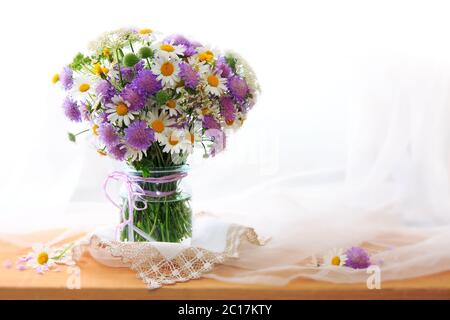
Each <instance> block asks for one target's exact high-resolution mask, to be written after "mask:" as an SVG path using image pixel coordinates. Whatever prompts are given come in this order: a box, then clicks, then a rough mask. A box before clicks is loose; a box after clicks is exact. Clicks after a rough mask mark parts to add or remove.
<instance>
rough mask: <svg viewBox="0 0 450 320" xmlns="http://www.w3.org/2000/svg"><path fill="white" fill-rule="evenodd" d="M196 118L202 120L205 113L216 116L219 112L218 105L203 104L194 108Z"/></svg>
mask: <svg viewBox="0 0 450 320" xmlns="http://www.w3.org/2000/svg"><path fill="white" fill-rule="evenodd" d="M195 112H196V113H197V117H198V119H200V120H202V119H203V118H204V117H205V116H206V115H213V116H214V117H216V118H217V116H218V115H219V114H220V107H219V106H218V105H216V104H213V105H204V106H202V107H201V108H197V109H195Z"/></svg>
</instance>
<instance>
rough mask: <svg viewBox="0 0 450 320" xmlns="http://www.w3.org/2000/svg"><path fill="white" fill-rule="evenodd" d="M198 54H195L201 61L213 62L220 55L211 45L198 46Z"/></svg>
mask: <svg viewBox="0 0 450 320" xmlns="http://www.w3.org/2000/svg"><path fill="white" fill-rule="evenodd" d="M196 51H197V54H196V55H195V56H196V58H197V60H198V61H200V62H207V63H211V62H213V61H214V59H215V58H216V57H217V56H218V51H217V50H215V49H212V48H209V47H198V48H196Z"/></svg>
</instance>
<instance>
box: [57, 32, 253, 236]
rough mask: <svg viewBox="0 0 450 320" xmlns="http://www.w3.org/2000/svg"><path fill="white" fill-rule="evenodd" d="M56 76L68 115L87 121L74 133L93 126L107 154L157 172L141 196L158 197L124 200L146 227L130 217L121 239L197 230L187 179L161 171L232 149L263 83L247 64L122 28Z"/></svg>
mask: <svg viewBox="0 0 450 320" xmlns="http://www.w3.org/2000/svg"><path fill="white" fill-rule="evenodd" d="M53 82H54V83H59V84H60V85H61V87H62V88H63V89H64V90H65V91H66V92H67V97H66V98H65V99H64V102H63V109H64V113H65V115H66V116H67V117H68V118H69V119H70V120H72V121H75V122H83V123H86V125H87V126H88V127H87V128H85V129H84V130H82V131H81V132H79V133H75V134H74V133H69V139H70V140H72V141H75V140H76V138H77V137H78V135H80V134H81V133H90V135H91V136H92V137H93V139H94V141H95V142H94V144H95V146H96V149H97V152H98V153H99V154H100V155H102V156H110V157H112V158H113V159H116V160H119V161H124V162H126V164H127V165H128V167H129V168H130V172H131V173H132V175H133V176H140V177H143V178H149V177H152V175H153V178H154V179H153V180H151V179H150V180H145V179H141V180H139V183H138V184H139V187H140V189H141V190H143V191H144V193H143V194H141V197H140V199H141V200H142V196H147V198H151V199H152V200H150V201H147V203H146V205H145V209H142V208H141V209H138V208H130V206H131V203H128V204H125V205H124V207H126V206H127V205H128V211H130V213H129V214H128V216H127V215H126V214H125V215H124V217H123V219H124V220H127V219H130V215H131V211H132V210H135V212H134V213H133V215H134V217H133V218H134V220H133V228H134V227H136V228H137V230H139V231H138V232H137V234H136V235H134V236H133V239H129V236H130V230H126V229H127V228H128V229H130V225H129V224H128V225H127V226H125V227H124V228H123V232H122V240H143V241H144V240H149V239H154V240H159V241H170V242H179V241H181V240H183V239H184V238H186V237H187V236H189V234H190V218H189V215H190V209H189V206H188V199H186V197H180V195H181V194H182V192H181V191H179V190H178V189H179V182H180V181H179V180H180V179H174V180H173V181H172V180H171V181H168V180H170V179H168V180H167V179H166V180H161V181H158V180H157V179H164V177H165V176H168V175H172V173H173V172H172V171H171V170H169V169H171V168H180V167H183V165H185V164H186V161H187V158H188V156H189V155H190V154H191V153H193V152H194V150H195V149H196V148H199V149H200V150H202V152H203V153H204V156H205V157H209V156H214V155H216V154H217V153H218V152H220V151H222V150H223V149H224V147H225V141H226V135H227V133H228V131H230V130H233V129H237V128H239V127H240V126H242V124H243V122H244V120H245V119H246V116H247V113H248V111H249V110H250V109H251V108H252V106H253V105H254V104H255V101H256V97H257V93H258V84H257V80H256V78H255V75H254V73H253V71H252V69H251V68H250V67H249V66H248V64H247V63H246V62H245V61H244V60H243V59H242V58H241V57H240V56H239V55H237V54H235V53H230V52H227V53H222V52H218V51H217V50H215V49H213V48H210V47H207V46H204V45H202V44H200V43H198V42H195V41H190V40H188V39H187V38H185V37H183V36H180V35H175V36H170V37H167V38H164V39H162V40H158V39H157V37H156V36H155V33H154V32H153V31H152V30H150V29H141V30H135V29H120V30H117V31H114V32H109V33H106V34H104V35H102V36H101V37H100V38H98V39H97V40H96V41H94V42H92V43H91V44H90V52H89V54H82V53H78V54H77V55H76V56H75V58H74V59H73V61H72V62H71V63H70V64H69V65H67V66H65V67H64V68H63V69H62V71H61V72H60V73H59V74H56V75H55V76H54V78H53ZM161 169H164V170H161ZM130 172H129V173H130ZM158 172H159V173H158ZM162 172H166V173H162ZM155 179H156V180H155ZM145 191H149V192H153V193H152V194H148V193H147V194H145ZM155 199H157V201H154V200H155ZM162 202H165V203H166V204H165V205H164V204H162ZM130 209H131V210H130ZM124 211H127V210H125V209H124ZM137 230H134V231H137ZM141 231H143V232H141ZM127 235H128V236H127ZM148 235H150V237H148Z"/></svg>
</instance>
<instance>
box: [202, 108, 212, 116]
mask: <svg viewBox="0 0 450 320" xmlns="http://www.w3.org/2000/svg"><path fill="white" fill-rule="evenodd" d="M209 111H210V110H209V108H208V107H203V108H202V115H204V116H206V115H207V114H209Z"/></svg>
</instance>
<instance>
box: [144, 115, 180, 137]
mask: <svg viewBox="0 0 450 320" xmlns="http://www.w3.org/2000/svg"><path fill="white" fill-rule="evenodd" d="M146 121H147V123H148V126H149V127H150V128H152V129H153V130H154V131H155V135H156V139H158V141H159V140H160V138H161V137H162V136H164V134H165V133H166V132H167V130H169V127H170V126H173V125H174V124H175V122H174V121H173V120H172V119H169V116H168V115H167V113H166V112H164V111H163V112H160V113H159V114H158V110H156V109H153V110H152V111H149V112H147V119H146Z"/></svg>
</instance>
